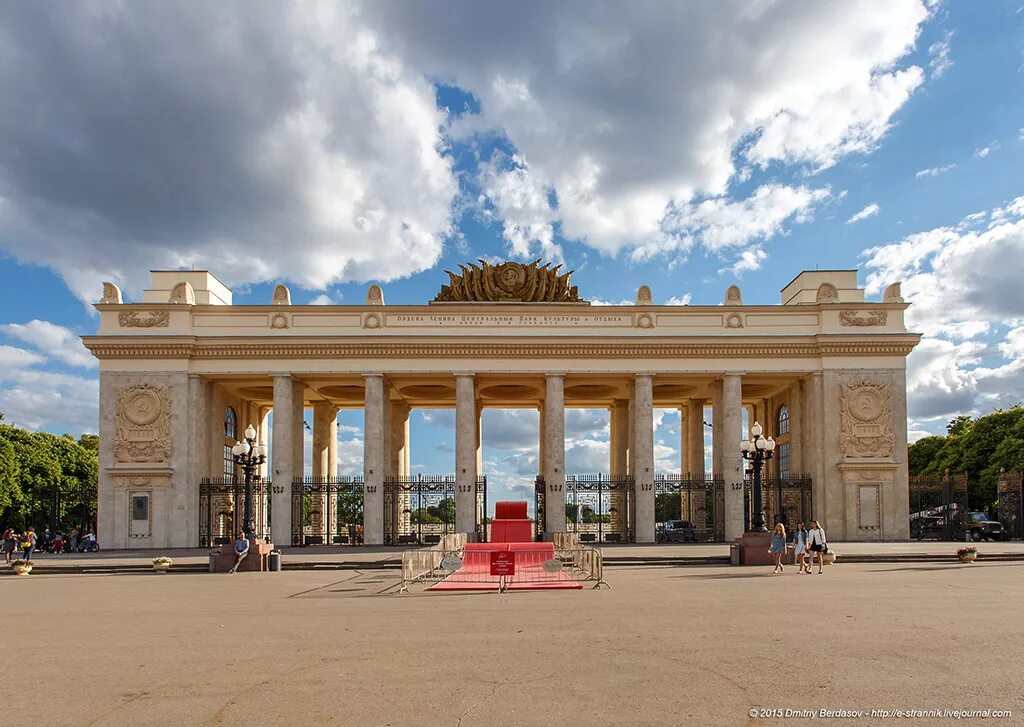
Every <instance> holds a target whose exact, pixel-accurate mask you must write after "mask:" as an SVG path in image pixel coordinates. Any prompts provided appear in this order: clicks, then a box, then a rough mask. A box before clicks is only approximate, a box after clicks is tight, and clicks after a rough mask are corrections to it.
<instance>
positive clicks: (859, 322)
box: [839, 310, 889, 326]
mask: <svg viewBox="0 0 1024 727" xmlns="http://www.w3.org/2000/svg"><path fill="white" fill-rule="evenodd" d="M888 320H889V314H888V313H887V312H886V311H884V310H876V311H873V312H870V313H865V314H864V315H861V314H860V313H857V312H855V311H849V310H844V311H841V312H840V313H839V323H840V325H843V326H884V325H885V324H886V321H888Z"/></svg>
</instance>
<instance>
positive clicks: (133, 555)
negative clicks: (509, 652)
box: [33, 540, 1024, 573]
mask: <svg viewBox="0 0 1024 727" xmlns="http://www.w3.org/2000/svg"><path fill="white" fill-rule="evenodd" d="M962 545H963V543H959V542H939V541H935V540H924V541H911V542H898V543H831V546H832V548H833V549H834V550H835V551H836V552H837V553H838V554H839V557H840V558H841V559H842V560H848V559H851V558H853V559H876V560H881V559H885V558H902V559H908V560H917V559H923V558H931V559H951V558H953V556H954V554H955V553H956V549H957V548H959V547H961V546H962ZM975 545H977V546H978V549H979V550H980V551H981V558H982V559H984V558H985V557H986V556H988V557H996V556H1003V557H1015V558H1022V559H1024V541H1020V540H1011V541H1002V542H982V543H976V544H975ZM403 550H405V548H401V547H385V546H355V547H353V546H327V547H324V546H310V547H307V548H295V547H286V548H282V554H283V557H282V563H283V564H284V567H285V568H291V567H296V566H298V565H300V564H302V565H306V566H315V565H320V566H323V567H330V566H332V565H343V566H347V567H355V566H370V565H377V566H386V565H390V564H394V565H398V564H400V563H401V561H402V551H403ZM601 550H602V551H603V552H604V557H605V562H606V563H607V564H608V565H609V566H615V565H616V564H617V563H623V564H629V565H637V564H640V563H642V562H644V561H648V562H651V563H652V564H653V563H656V562H658V561H663V562H664V563H665V564H671V565H685V564H687V563H688V562H692V563H694V564H701V563H702V562H704V563H706V562H713V561H715V560H717V561H719V562H726V561H727V559H728V557H729V546H728V545H727V544H725V543H679V544H671V545H604V546H601ZM209 552H210V549H209V548H191V549H170V550H135V551H131V550H104V551H100V552H98V553H62V554H57V555H54V554H50V553H37V554H36V555H35V556H34V558H33V559H34V561H35V562H36V564H37V566H38V568H39V572H40V573H46V572H48V571H53V570H55V569H59V570H72V569H74V570H80V569H83V568H85V569H89V570H94V569H119V568H123V567H137V568H146V567H149V565H150V563H151V561H152V560H153V558H155V557H156V556H158V555H169V556H171V558H173V560H174V562H175V565H177V566H179V567H180V566H193V567H197V568H203V567H205V566H206V565H207V561H208V554H209Z"/></svg>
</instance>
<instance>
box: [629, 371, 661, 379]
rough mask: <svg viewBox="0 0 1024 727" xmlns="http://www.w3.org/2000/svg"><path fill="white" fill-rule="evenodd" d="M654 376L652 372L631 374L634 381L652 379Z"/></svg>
mask: <svg viewBox="0 0 1024 727" xmlns="http://www.w3.org/2000/svg"><path fill="white" fill-rule="evenodd" d="M655 376H656V374H655V373H654V372H653V371H636V372H634V373H633V378H634V379H639V378H647V379H653V378H654V377H655Z"/></svg>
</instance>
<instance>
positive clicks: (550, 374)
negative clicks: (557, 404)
mask: <svg viewBox="0 0 1024 727" xmlns="http://www.w3.org/2000/svg"><path fill="white" fill-rule="evenodd" d="M544 378H545V379H555V378H558V379H564V378H565V372H564V371H545V372H544Z"/></svg>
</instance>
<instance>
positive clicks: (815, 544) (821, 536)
mask: <svg viewBox="0 0 1024 727" xmlns="http://www.w3.org/2000/svg"><path fill="white" fill-rule="evenodd" d="M827 549H828V541H827V540H825V528H823V527H821V526H820V525H819V524H818V521H817V520H811V529H810V530H808V531H807V550H808V551H810V554H811V555H810V561H809V562H808V564H807V572H808V573H810V571H811V566H813V565H814V556H815V555H817V556H818V574H819V575H820V574H821V573H822V572H824V566H825V563H824V561H823V560H822V559H821V556H822V554H823V553H824V552H825V551H826V550H827Z"/></svg>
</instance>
